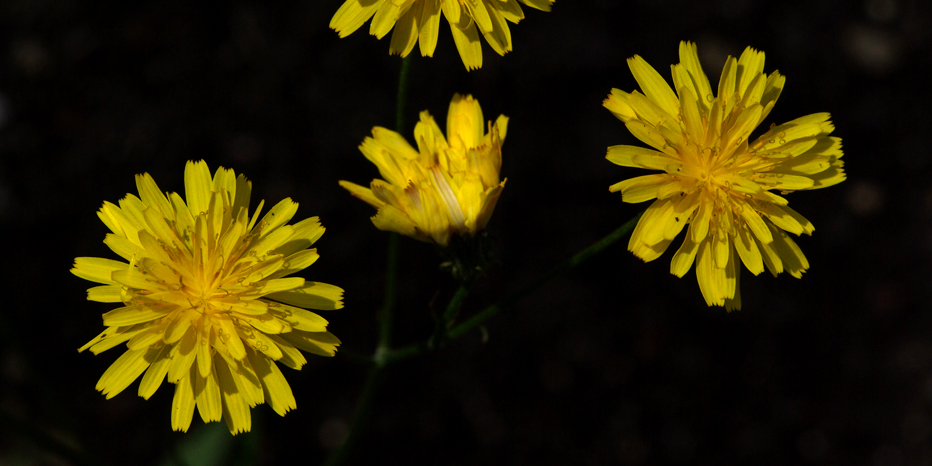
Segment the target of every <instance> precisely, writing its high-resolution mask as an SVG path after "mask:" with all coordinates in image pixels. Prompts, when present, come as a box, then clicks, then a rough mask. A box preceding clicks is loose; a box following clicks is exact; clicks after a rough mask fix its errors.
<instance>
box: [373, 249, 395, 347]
mask: <svg viewBox="0 0 932 466" xmlns="http://www.w3.org/2000/svg"><path fill="white" fill-rule="evenodd" d="M398 243H399V235H398V233H389V234H388V258H387V260H386V262H387V264H386V266H385V298H384V299H385V300H384V301H383V304H382V309H381V310H380V311H379V315H378V323H379V344H378V346H377V347H376V350H375V351H376V353H379V352H384V351H388V349H389V348H390V346H391V344H392V313H393V312H394V310H395V301H396V300H397V296H398V291H397V289H398V286H397V283H398Z"/></svg>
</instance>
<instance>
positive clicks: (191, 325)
mask: <svg viewBox="0 0 932 466" xmlns="http://www.w3.org/2000/svg"><path fill="white" fill-rule="evenodd" d="M184 183H185V193H186V198H187V202H185V200H182V198H181V196H179V195H178V194H177V193H171V194H168V195H167V196H166V194H163V193H162V191H160V190H159V187H158V186H157V185H156V184H155V180H153V179H152V177H151V176H149V174H148V173H146V174H143V175H137V176H136V186H137V188H138V190H139V197H136V196H134V195H132V194H128V195H127V196H126V197H125V198H123V199H122V200H121V201H120V202H119V206H117V205H114V204H112V203H110V202H105V203H104V205H103V207H102V208H101V209H100V211H99V212H98V214H97V215H98V217H100V219H101V220H103V222H104V224H106V225H107V227H108V228H110V230H111V231H112V233H109V234H107V236H106V239H105V240H104V243H105V244H106V245H107V246H109V247H110V249H112V250H113V252H115V253H117V254H118V255H119V256H121V257H123V259H125V260H126V261H128V262H121V261H116V260H110V259H103V258H98V257H78V258H77V259H75V264H74V268H73V269H71V272H72V273H74V274H75V275H77V276H78V277H81V278H84V279H86V280H90V281H92V282H96V283H101V284H102V285H101V286H96V287H93V288H90V289H89V290H88V292H87V294H88V296H87V299H88V300H91V301H99V302H105V303H123V307H120V308H117V309H114V310H112V311H110V312H107V313H105V314H104V315H103V321H104V325H105V326H106V327H107V329H106V330H104V331H103V333H101V334H100V335H98V336H97V337H96V338H94V339H93V340H91V341H90V342H88V343H87V344H86V345H84V346H82V347H81V348H80V349H79V350H78V351H84V350H86V349H90V350H91V352H92V353H94V354H98V353H100V352H102V351H106V350H108V349H110V348H113V347H114V346H117V345H119V344H121V343H124V342H125V343H126V346H127V348H128V350H127V351H126V352H125V353H123V355H122V356H120V357H119V358H118V359H117V360H116V362H114V363H113V365H111V366H110V367H109V368H108V369H107V370H106V371H105V372H104V374H103V376H101V378H100V381H99V382H97V390H100V391H101V392H103V394H104V395H106V396H107V398H108V399H109V398H112V397H114V396H116V395H117V394H118V393H120V392H121V391H123V390H124V389H125V388H126V387H127V386H129V385H130V384H131V383H132V382H133V381H134V380H136V379H137V378H138V377H139V376H140V375H142V381H141V382H140V383H139V396H141V397H143V398H146V399H148V398H149V397H150V396H152V394H154V393H155V391H156V390H157V389H158V388H159V386H160V385H161V384H162V381H163V380H165V379H166V378H167V379H168V381H169V382H170V383H173V384H175V396H174V401H173V403H172V414H171V423H172V428H173V429H174V430H180V431H187V429H188V427H189V426H190V424H191V418H192V417H193V416H194V408H195V406H196V407H197V410H198V412H199V413H200V416H201V419H203V420H204V422H212V421H219V420H220V419H221V417H222V418H223V419H224V421H226V424H227V426H228V427H229V429H230V432H232V433H234V434H235V433H239V432H246V431H249V429H250V426H251V416H250V408H251V407H253V406H256V405H258V404H262V403H268V404H269V405H270V406H271V407H272V409H273V410H275V412H276V413H278V414H279V415H282V416H284V414H285V412H287V411H289V410H291V409H293V408H295V399H294V396H293V394H292V392H291V387H289V385H288V382H287V381H286V380H285V378H284V376H283V375H282V373H281V371H280V370H279V368H278V366H277V365H276V364H275V362H276V361H277V362H279V363H281V364H284V365H285V366H288V367H290V368H292V369H300V368H301V366H303V365H304V363H306V362H307V361H306V360H305V359H304V356H303V355H302V354H301V352H300V351H298V349H302V350H304V351H307V352H309V353H313V354H318V355H321V356H333V354H334V353H335V351H336V347H337V346H338V345H339V344H340V341H339V340H338V339H337V338H336V337H335V336H333V335H332V334H331V333H330V332H328V331H327V329H326V327H327V321H326V320H324V319H323V318H322V317H320V316H319V315H317V314H315V313H312V312H310V311H307V310H306V309H305V308H308V309H319V310H330V309H339V308H341V307H343V303H342V295H343V290H341V289H340V288H338V287H336V286H333V285H328V284H325V283H317V282H310V281H305V280H304V279H303V278H299V277H288V275H291V274H293V273H295V272H298V271H300V270H303V269H304V268H306V267H308V266H310V265H311V264H313V263H314V262H315V261H316V260H317V258H318V255H317V250H316V249H308V248H309V247H310V246H311V245H312V244H314V242H315V241H317V239H318V238H320V236H321V235H322V234H323V233H324V228H323V227H322V226H321V225H320V223H319V221H318V219H317V217H312V218H309V219H306V220H303V221H300V222H298V223H296V224H294V225H286V223H288V221H289V220H291V218H292V217H293V216H294V214H295V212H296V211H297V209H298V204H297V203H295V202H293V201H292V200H291V199H285V200H283V201H281V202H279V203H278V204H276V205H275V206H274V207H272V208H271V210H269V211H268V213H266V214H265V215H264V216H263V217H262V219H261V220H260V219H259V212H260V211H261V210H262V205H263V202H264V201H263V202H260V203H259V207H258V208H257V209H256V210H255V212H254V213H253V214H252V216H250V215H249V197H250V192H251V189H252V184H251V183H250V182H249V181H247V180H246V178H245V177H244V176H243V175H239V176H236V174H235V173H234V172H233V170H230V169H225V168H220V169H218V170H217V171H216V172H215V174H214V176H213V177H211V175H210V172H209V171H208V168H207V164H206V163H205V162H203V161H200V162H197V163H194V162H188V163H187V165H186V167H185V173H184ZM143 373H145V375H143Z"/></svg>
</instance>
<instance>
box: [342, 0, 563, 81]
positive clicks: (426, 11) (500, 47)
mask: <svg viewBox="0 0 932 466" xmlns="http://www.w3.org/2000/svg"><path fill="white" fill-rule="evenodd" d="M519 1H520V2H521V3H524V4H525V5H528V6H530V7H532V8H536V9H538V10H542V11H550V5H551V4H553V0H346V2H345V3H344V4H343V6H341V7H340V9H339V10H337V12H336V14H334V15H333V18H332V19H331V20H330V27H331V28H333V29H334V30H336V31H337V33H338V34H339V35H340V37H341V38H343V37H346V36H348V35H350V34H352V33H353V32H355V31H356V30H357V29H359V27H360V26H362V25H363V24H364V23H365V22H366V21H368V20H369V18H372V17H373V16H375V18H374V19H373V20H372V23H371V24H370V25H369V34H372V35H373V36H376V37H377V38H379V39H381V38H382V37H384V36H385V34H388V31H390V30H392V28H394V29H395V31H394V32H393V33H392V41H391V45H390V46H389V53H391V54H398V55H401V56H402V57H406V56H408V54H409V53H410V52H411V50H412V49H413V48H414V44H415V42H417V43H419V45H420V49H421V55H422V56H425V57H432V56H434V49H435V48H436V47H437V34H438V32H439V29H440V13H441V11H442V12H443V16H445V17H446V18H447V21H448V22H449V23H450V31H451V32H452V33H453V41H454V42H455V43H456V49H457V50H458V51H459V53H460V58H462V59H463V64H464V65H466V69H467V70H472V69H475V68H481V67H482V45H481V43H480V41H479V34H482V35H483V36H485V40H486V41H487V42H488V43H489V45H490V46H491V47H492V49H493V50H495V52H496V53H498V54H499V55H504V54H505V53H507V52H510V51H511V30H510V29H508V21H510V22H512V23H517V22H518V21H521V20H522V19H524V12H523V11H522V10H521V5H520V4H519V3H518V2H519Z"/></svg>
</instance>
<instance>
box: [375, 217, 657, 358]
mask: <svg viewBox="0 0 932 466" xmlns="http://www.w3.org/2000/svg"><path fill="white" fill-rule="evenodd" d="M642 214H643V212H642V213H640V214H637V215H636V216H635V217H634V218H632V219H631V220H628V221H627V222H626V223H625V224H624V225H622V226H620V227H618V229H616V230H615V231H613V232H611V233H609V234H608V236H606V237H604V238H602V239H600V240H599V241H596V242H595V243H593V244H592V245H591V246H589V247H588V248H586V249H583V250H582V251H580V252H579V253H577V254H576V255H575V256H573V257H571V258H569V259H567V260H566V262H563V263H562V264H560V265H558V266H556V267H555V268H553V269H552V270H550V272H547V273H546V274H544V275H541V276H540V277H539V278H537V280H535V281H533V282H531V283H530V284H528V285H526V286H525V287H524V288H521V289H520V290H518V291H515V292H514V293H512V294H510V295H508V296H507V297H506V298H505V299H503V300H501V301H499V302H498V303H495V304H493V305H491V306H489V307H487V308H485V309H483V310H482V311H481V312H479V313H478V314H476V315H474V316H472V317H470V318H469V319H467V320H466V321H465V322H463V323H461V324H459V325H457V326H455V327H453V328H452V329H450V331H449V332H447V338H448V339H450V340H453V339H456V338H459V337H461V336H463V335H464V334H466V333H467V332H469V331H470V330H473V329H475V328H476V327H479V326H480V325H482V324H484V323H485V322H486V321H487V320H489V319H491V318H492V317H494V316H495V315H497V314H498V313H500V312H502V311H504V310H506V309H509V308H511V307H512V306H514V304H515V303H517V302H518V301H520V300H521V299H522V298H524V297H525V296H527V295H529V294H531V293H532V292H534V291H535V290H537V289H538V288H540V287H541V286H543V285H544V284H546V283H547V282H549V281H550V280H552V279H553V278H554V277H556V276H558V275H561V274H563V273H565V272H567V271H569V270H570V269H572V268H573V267H576V266H577V265H579V264H581V263H583V262H585V261H586V259H589V258H590V257H592V256H594V255H595V254H598V253H599V252H601V251H602V250H604V249H606V248H608V247H609V246H611V245H612V244H614V243H615V242H616V241H618V240H619V239H621V238H623V237H625V236H627V235H628V234H629V233H631V231H632V230H634V227H635V225H637V222H638V220H640V218H641V215H642ZM458 294H459V293H458ZM458 294H457V295H458ZM454 299H455V297H454ZM452 304H453V303H452V302H451V305H452ZM429 346H430V345H428V344H425V343H419V344H415V345H410V346H406V347H403V348H398V349H396V350H392V351H390V352H389V353H387V354H383V355H381V356H382V361H381V362H380V364H382V365H385V364H388V363H393V362H398V361H403V360H405V359H409V358H412V357H415V356H418V355H421V354H423V353H425V352H427V350H428V349H429Z"/></svg>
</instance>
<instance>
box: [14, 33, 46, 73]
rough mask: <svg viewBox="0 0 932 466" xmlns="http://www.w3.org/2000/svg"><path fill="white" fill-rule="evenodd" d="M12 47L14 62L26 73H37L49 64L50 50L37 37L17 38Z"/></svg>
mask: <svg viewBox="0 0 932 466" xmlns="http://www.w3.org/2000/svg"><path fill="white" fill-rule="evenodd" d="M11 48H12V50H11V52H12V55H13V63H14V64H15V65H16V66H18V67H19V68H20V69H21V70H22V71H23V73H24V74H26V75H29V76H34V75H37V74H39V73H41V72H42V71H43V70H45V67H46V66H48V63H49V54H48V51H46V49H45V46H43V45H42V43H41V42H39V41H38V40H37V39H19V40H16V41H14V42H13V44H12V46H11Z"/></svg>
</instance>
